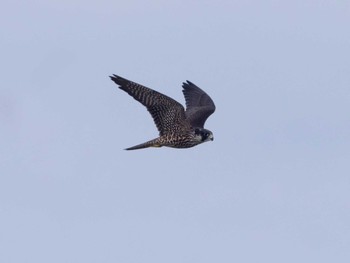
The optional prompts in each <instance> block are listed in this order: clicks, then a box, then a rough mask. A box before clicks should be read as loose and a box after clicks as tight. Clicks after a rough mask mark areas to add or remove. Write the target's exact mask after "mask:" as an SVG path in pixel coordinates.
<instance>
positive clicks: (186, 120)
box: [110, 75, 215, 150]
mask: <svg viewBox="0 0 350 263" xmlns="http://www.w3.org/2000/svg"><path fill="white" fill-rule="evenodd" d="M110 78H111V80H113V81H114V82H115V83H116V84H117V85H118V86H119V88H120V89H122V90H124V91H125V92H127V93H128V94H129V95H131V96H132V97H133V98H134V99H135V100H137V101H139V102H140V103H141V104H143V105H144V106H145V107H146V108H147V110H148V111H149V113H150V114H151V115H152V117H153V120H154V122H155V124H156V126H157V129H158V131H159V137H158V138H156V139H154V140H151V141H148V142H145V143H142V144H140V145H136V146H133V147H130V148H128V149H126V150H135V149H142V148H148V147H162V146H168V147H173V148H189V147H193V146H195V145H197V144H200V143H203V142H205V141H208V140H213V134H212V132H211V131H209V130H206V129H204V123H205V121H206V120H207V118H208V117H209V116H210V115H211V114H212V113H213V112H214V111H215V105H214V102H213V101H212V99H211V98H210V97H209V96H208V95H207V94H206V93H205V92H204V91H203V90H201V89H200V88H199V87H197V86H196V85H194V84H193V83H191V82H189V81H187V83H183V85H182V87H183V91H182V92H183V94H184V96H185V99H186V111H185V109H184V107H183V106H182V105H181V104H180V103H178V102H177V101H176V100H174V99H172V98H170V97H168V96H166V95H164V94H162V93H160V92H157V91H155V90H152V89H150V88H147V87H144V86H142V85H140V84H137V83H135V82H132V81H130V80H127V79H124V78H122V77H120V76H117V75H113V76H110Z"/></svg>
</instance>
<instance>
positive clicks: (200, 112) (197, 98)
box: [182, 80, 215, 128]
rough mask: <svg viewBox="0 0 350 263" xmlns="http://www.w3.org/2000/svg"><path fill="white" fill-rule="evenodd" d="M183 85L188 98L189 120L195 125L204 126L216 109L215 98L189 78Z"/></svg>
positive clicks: (187, 113)
mask: <svg viewBox="0 0 350 263" xmlns="http://www.w3.org/2000/svg"><path fill="white" fill-rule="evenodd" d="M182 87H183V90H182V92H183V94H184V96H185V100H186V117H187V120H188V121H189V122H190V124H191V125H192V126H193V127H200V128H203V127H204V123H205V121H206V120H207V119H208V117H209V116H210V115H211V114H212V113H213V112H214V111H215V104H214V102H213V100H212V99H211V98H210V97H209V96H208V94H207V93H205V92H204V91H203V90H201V89H200V88H199V87H197V86H196V85H194V84H193V83H192V82H190V81H188V80H187V83H186V82H184V83H183V85H182Z"/></svg>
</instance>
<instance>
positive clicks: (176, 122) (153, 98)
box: [110, 75, 189, 136]
mask: <svg viewBox="0 0 350 263" xmlns="http://www.w3.org/2000/svg"><path fill="white" fill-rule="evenodd" d="M110 78H111V80H113V81H114V82H115V83H116V84H117V85H119V88H120V89H122V90H124V91H125V92H127V93H128V94H129V95H131V96H132V97H133V98H134V99H135V100H137V101H139V102H140V103H141V104H143V105H144V106H145V107H146V108H147V110H148V111H149V113H150V114H151V115H152V118H153V120H154V123H155V124H156V126H157V129H158V131H159V134H160V136H161V135H164V134H166V133H170V132H174V131H181V130H186V129H189V125H188V122H187V121H186V116H185V110H184V107H183V106H182V105H181V104H180V103H178V102H177V101H176V100H174V99H172V98H170V97H168V96H166V95H164V94H162V93H160V92H157V91H155V90H152V89H150V88H147V87H144V86H142V85H140V84H137V83H135V82H132V81H130V80H127V79H124V78H122V77H120V76H117V75H113V76H110Z"/></svg>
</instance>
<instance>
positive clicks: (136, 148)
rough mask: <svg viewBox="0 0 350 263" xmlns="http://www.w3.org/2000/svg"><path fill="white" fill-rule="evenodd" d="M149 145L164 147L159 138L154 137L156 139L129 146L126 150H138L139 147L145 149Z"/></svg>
mask: <svg viewBox="0 0 350 263" xmlns="http://www.w3.org/2000/svg"><path fill="white" fill-rule="evenodd" d="M148 147H162V145H161V144H160V142H159V138H157V139H154V140H150V141H148V142H145V143H141V144H138V145H135V146H132V147H129V148H126V149H125V150H128V151H129V150H138V149H145V148H148Z"/></svg>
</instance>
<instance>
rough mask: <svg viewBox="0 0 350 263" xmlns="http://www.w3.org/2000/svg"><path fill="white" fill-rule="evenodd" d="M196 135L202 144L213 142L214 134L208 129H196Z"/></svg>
mask: <svg viewBox="0 0 350 263" xmlns="http://www.w3.org/2000/svg"><path fill="white" fill-rule="evenodd" d="M194 133H195V134H196V135H197V136H198V138H199V139H200V141H201V142H207V141H213V140H214V136H213V133H212V132H211V131H209V130H207V129H203V128H196V129H195V130H194Z"/></svg>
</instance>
